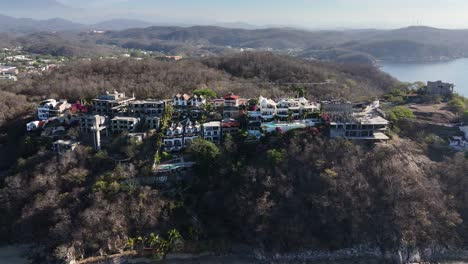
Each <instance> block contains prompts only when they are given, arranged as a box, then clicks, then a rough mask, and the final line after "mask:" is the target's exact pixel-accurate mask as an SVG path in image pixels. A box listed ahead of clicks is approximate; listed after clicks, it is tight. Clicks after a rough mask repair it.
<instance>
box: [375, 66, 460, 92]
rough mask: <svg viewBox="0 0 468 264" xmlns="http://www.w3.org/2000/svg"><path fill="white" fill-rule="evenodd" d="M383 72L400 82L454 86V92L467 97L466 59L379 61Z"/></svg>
mask: <svg viewBox="0 0 468 264" xmlns="http://www.w3.org/2000/svg"><path fill="white" fill-rule="evenodd" d="M379 64H380V65H381V66H382V68H381V69H382V70H383V71H384V72H387V73H389V74H390V75H392V76H394V77H395V78H397V79H398V80H400V81H404V82H415V81H423V82H427V81H437V80H441V81H443V82H449V83H453V84H455V91H456V92H457V93H459V94H461V95H463V96H465V97H468V58H463V59H456V60H452V61H438V62H389V61H380V62H379Z"/></svg>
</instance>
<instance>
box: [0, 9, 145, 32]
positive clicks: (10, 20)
mask: <svg viewBox="0 0 468 264" xmlns="http://www.w3.org/2000/svg"><path fill="white" fill-rule="evenodd" d="M152 25H154V24H152V23H150V22H146V21H142V20H136V19H112V20H106V21H102V22H99V23H96V24H90V25H87V24H81V23H76V22H72V21H69V20H66V19H62V18H51V19H45V20H37V19H31V18H15V17H12V16H6V15H2V14H0V32H3V33H20V34H25V33H35V32H38V31H47V32H55V31H86V30H94V29H95V30H125V29H129V28H144V27H149V26H152Z"/></svg>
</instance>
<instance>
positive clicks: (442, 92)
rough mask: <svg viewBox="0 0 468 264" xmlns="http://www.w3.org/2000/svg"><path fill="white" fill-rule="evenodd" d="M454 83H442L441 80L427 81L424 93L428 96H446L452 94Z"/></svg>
mask: <svg viewBox="0 0 468 264" xmlns="http://www.w3.org/2000/svg"><path fill="white" fill-rule="evenodd" d="M454 88H455V85H454V84H452V83H444V82H442V81H437V82H427V88H426V93H427V94H428V95H430V96H442V97H447V96H450V95H452V94H453V89H454Z"/></svg>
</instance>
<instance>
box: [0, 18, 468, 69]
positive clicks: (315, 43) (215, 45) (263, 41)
mask: <svg viewBox="0 0 468 264" xmlns="http://www.w3.org/2000/svg"><path fill="white" fill-rule="evenodd" d="M148 25H150V23H147V22H144V21H139V20H126V19H118V20H110V21H105V22H102V23H99V24H95V25H91V26H89V25H81V24H76V23H73V22H70V21H66V20H60V19H49V20H41V21H36V20H31V19H16V18H12V17H7V16H1V17H0V32H20V33H29V32H37V31H48V32H54V31H58V32H59V31H74V30H75V31H80V32H79V33H77V32H68V33H59V35H60V37H61V39H62V40H66V41H68V40H69V42H64V41H62V43H75V42H78V43H80V42H86V43H87V44H88V45H91V46H94V45H97V46H102V47H105V46H108V47H120V48H124V49H140V50H148V51H155V52H161V53H164V54H173V55H176V54H183V55H184V56H194V57H197V56H209V55H219V54H225V53H233V52H240V51H242V50H250V49H253V50H271V51H276V52H281V53H287V54H290V55H293V56H298V57H302V58H306V59H309V60H325V61H333V62H340V63H359V64H375V63H376V61H378V60H398V61H408V60H411V61H431V60H446V59H453V58H458V57H468V30H447V29H437V28H430V27H408V28H402V29H396V30H376V29H366V30H316V31H310V30H301V29H295V28H265V29H252V30H249V29H242V28H237V27H235V28H225V27H219V26H192V27H177V26H150V27H147V26H148ZM232 26H236V25H232ZM238 26H241V25H238ZM122 28H128V29H125V30H119V29H122ZM91 29H99V30H105V31H107V32H105V33H104V34H92V33H91V34H88V33H87V32H86V31H89V30H91ZM9 42H11V39H10V40H9ZM28 43H29V44H30V46H31V47H32V46H34V39H31V40H30V41H28ZM43 43H53V41H43ZM44 45H45V44H44ZM44 45H42V46H44ZM63 46H65V44H64V45H63ZM78 46H79V48H77V49H73V50H78V51H80V52H82V51H83V50H86V48H85V47H83V46H80V45H78ZM90 49H95V47H90ZM40 50H47V49H46V48H44V47H41V49H40ZM55 50H56V51H57V50H58V51H60V49H55ZM71 53H72V52H68V53H67V54H71Z"/></svg>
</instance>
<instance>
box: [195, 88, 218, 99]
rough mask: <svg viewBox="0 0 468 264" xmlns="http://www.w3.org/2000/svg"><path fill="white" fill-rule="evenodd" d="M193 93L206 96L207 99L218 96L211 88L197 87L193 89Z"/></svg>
mask: <svg viewBox="0 0 468 264" xmlns="http://www.w3.org/2000/svg"><path fill="white" fill-rule="evenodd" d="M193 94H195V95H198V96H204V97H205V98H206V99H213V98H216V97H217V95H216V92H215V91H213V90H211V89H210V88H206V89H197V90H195V91H193Z"/></svg>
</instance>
